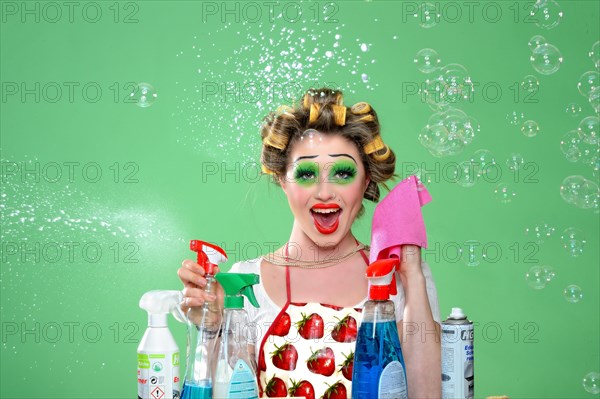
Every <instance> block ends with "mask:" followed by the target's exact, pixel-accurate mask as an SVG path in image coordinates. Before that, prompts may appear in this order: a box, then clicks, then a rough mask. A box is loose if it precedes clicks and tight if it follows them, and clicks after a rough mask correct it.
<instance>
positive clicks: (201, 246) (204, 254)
mask: <svg viewBox="0 0 600 399" xmlns="http://www.w3.org/2000/svg"><path fill="white" fill-rule="evenodd" d="M190 249H191V250H192V251H194V252H197V253H198V264H199V265H200V266H202V268H203V269H204V271H205V272H206V274H213V275H214V274H215V273H214V271H215V270H214V269H215V266H217V265H218V264H220V263H222V262H225V261H227V254H226V253H225V251H224V250H223V249H222V248H220V247H218V246H217V245H214V244H211V243H208V242H206V241H200V240H190Z"/></svg>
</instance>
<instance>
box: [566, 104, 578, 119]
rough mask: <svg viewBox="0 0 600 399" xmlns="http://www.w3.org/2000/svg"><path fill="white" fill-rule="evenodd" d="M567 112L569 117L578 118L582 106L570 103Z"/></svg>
mask: <svg viewBox="0 0 600 399" xmlns="http://www.w3.org/2000/svg"><path fill="white" fill-rule="evenodd" d="M565 111H566V113H567V115H570V116H578V115H579V114H580V113H581V105H579V104H577V103H569V104H568V105H567V108H566V109H565Z"/></svg>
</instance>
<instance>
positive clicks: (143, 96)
mask: <svg viewBox="0 0 600 399" xmlns="http://www.w3.org/2000/svg"><path fill="white" fill-rule="evenodd" d="M129 97H130V98H131V99H132V100H133V102H135V105H137V106H138V107H141V108H147V107H149V106H151V105H152V104H154V101H156V97H158V95H157V94H156V90H154V87H152V85H151V84H149V83H140V84H138V85H137V86H136V87H135V89H134V90H133V92H131V93H130V94H129Z"/></svg>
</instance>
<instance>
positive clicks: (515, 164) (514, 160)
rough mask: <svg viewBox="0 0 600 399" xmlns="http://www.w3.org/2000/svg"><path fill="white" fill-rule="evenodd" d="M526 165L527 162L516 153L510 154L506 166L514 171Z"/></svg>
mask: <svg viewBox="0 0 600 399" xmlns="http://www.w3.org/2000/svg"><path fill="white" fill-rule="evenodd" d="M524 163H525V161H524V160H523V156H522V155H521V154H516V153H512V154H510V155H509V156H508V159H507V160H506V166H507V167H508V169H510V170H512V171H515V170H517V169H520V168H521V166H523V164H524Z"/></svg>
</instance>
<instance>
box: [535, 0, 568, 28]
mask: <svg viewBox="0 0 600 399" xmlns="http://www.w3.org/2000/svg"><path fill="white" fill-rule="evenodd" d="M531 16H532V17H534V18H535V19H536V22H535V24H536V25H537V26H539V27H540V28H543V29H552V28H555V27H557V26H558V24H559V23H560V20H561V19H562V17H563V12H562V9H561V8H560V6H559V5H558V3H557V2H556V1H554V0H537V1H536V2H535V4H534V5H533V10H531Z"/></svg>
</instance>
